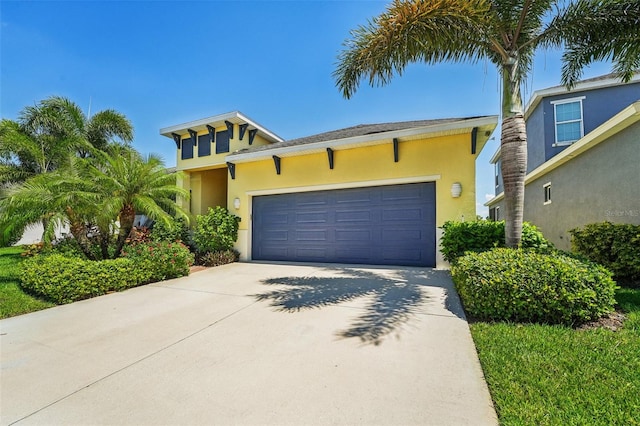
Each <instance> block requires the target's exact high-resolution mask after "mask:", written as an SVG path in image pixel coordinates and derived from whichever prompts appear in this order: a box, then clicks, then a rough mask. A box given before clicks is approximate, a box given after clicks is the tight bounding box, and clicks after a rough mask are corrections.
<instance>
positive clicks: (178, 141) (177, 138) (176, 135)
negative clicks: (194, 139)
mask: <svg viewBox="0 0 640 426" xmlns="http://www.w3.org/2000/svg"><path fill="white" fill-rule="evenodd" d="M171 136H172V137H173V141H174V142H175V143H176V148H178V149H180V141H181V140H182V138H181V137H180V135H179V134H177V133H171Z"/></svg>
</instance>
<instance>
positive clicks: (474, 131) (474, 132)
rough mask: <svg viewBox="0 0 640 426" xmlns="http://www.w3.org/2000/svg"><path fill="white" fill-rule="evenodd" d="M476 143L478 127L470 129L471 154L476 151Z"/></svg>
mask: <svg viewBox="0 0 640 426" xmlns="http://www.w3.org/2000/svg"><path fill="white" fill-rule="evenodd" d="M477 143H478V128H477V127H474V128H473V129H471V154H475V153H476V145H477Z"/></svg>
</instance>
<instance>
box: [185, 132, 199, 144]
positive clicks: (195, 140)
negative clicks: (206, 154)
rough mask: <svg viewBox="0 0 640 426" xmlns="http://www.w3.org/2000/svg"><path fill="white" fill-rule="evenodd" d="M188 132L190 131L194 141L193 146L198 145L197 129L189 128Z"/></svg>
mask: <svg viewBox="0 0 640 426" xmlns="http://www.w3.org/2000/svg"><path fill="white" fill-rule="evenodd" d="M187 132H189V135H191V140H192V141H193V146H196V145H198V132H196V131H195V130H191V129H187Z"/></svg>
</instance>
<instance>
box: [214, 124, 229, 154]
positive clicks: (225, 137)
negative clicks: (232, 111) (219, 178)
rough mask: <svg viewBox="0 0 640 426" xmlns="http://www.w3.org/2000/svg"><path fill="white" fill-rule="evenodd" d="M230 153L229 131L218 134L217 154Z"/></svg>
mask: <svg viewBox="0 0 640 426" xmlns="http://www.w3.org/2000/svg"><path fill="white" fill-rule="evenodd" d="M223 152H229V131H228V130H224V131H222V132H217V133H216V154H221V153H223Z"/></svg>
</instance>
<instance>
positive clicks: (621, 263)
mask: <svg viewBox="0 0 640 426" xmlns="http://www.w3.org/2000/svg"><path fill="white" fill-rule="evenodd" d="M569 232H570V233H571V236H572V239H571V247H572V250H573V251H574V252H576V253H578V254H580V255H582V256H585V257H587V258H588V259H589V260H591V261H593V262H596V263H599V264H600V265H603V266H605V267H606V268H607V269H609V270H610V271H611V272H613V275H614V277H615V278H616V280H618V282H619V283H620V284H623V285H630V286H640V225H631V224H613V223H611V222H602V223H592V224H589V225H586V226H585V227H584V228H582V229H580V228H576V229H572V230H571V231H569Z"/></svg>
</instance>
